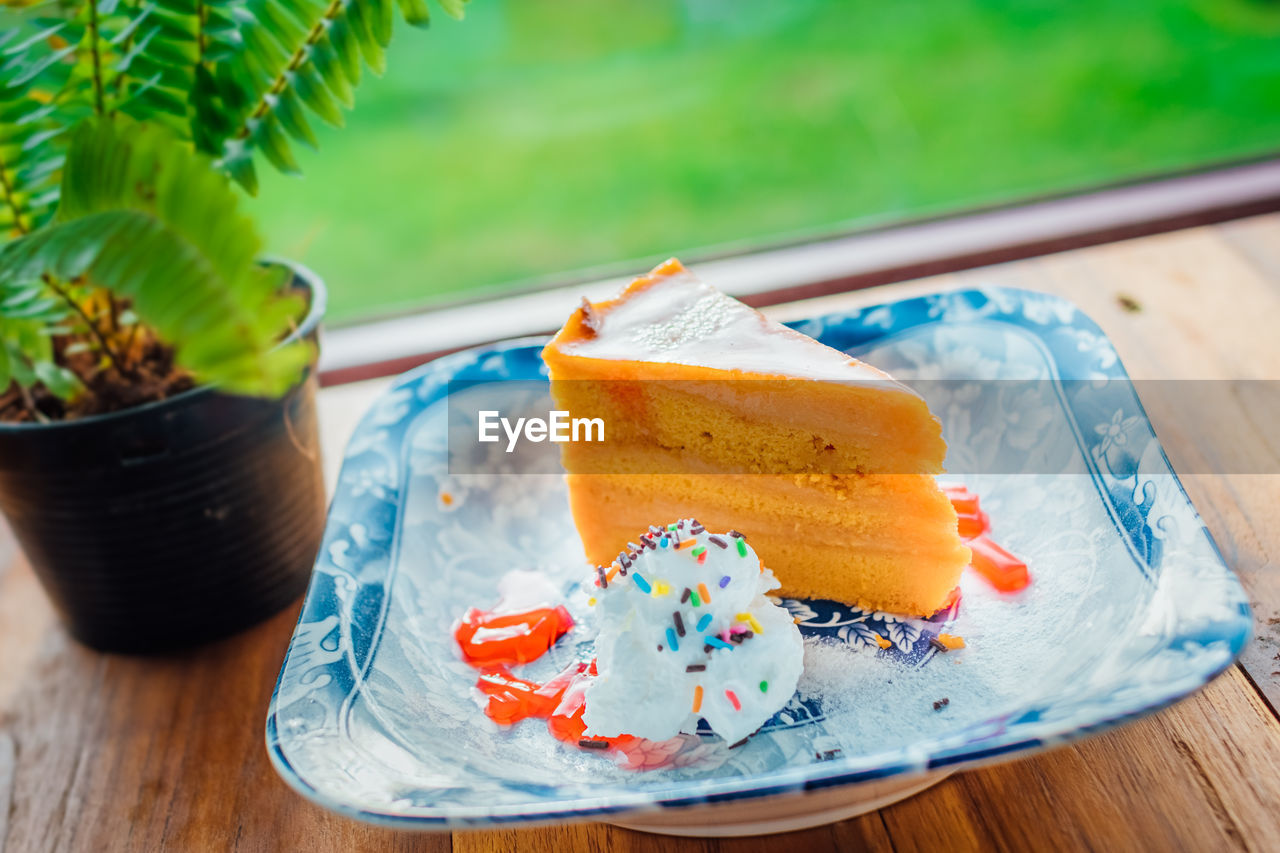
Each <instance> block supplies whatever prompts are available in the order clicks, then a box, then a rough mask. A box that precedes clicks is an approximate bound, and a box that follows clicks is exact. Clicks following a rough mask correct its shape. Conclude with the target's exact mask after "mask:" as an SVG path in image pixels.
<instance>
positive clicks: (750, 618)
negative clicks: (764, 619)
mask: <svg viewBox="0 0 1280 853" xmlns="http://www.w3.org/2000/svg"><path fill="white" fill-rule="evenodd" d="M734 618H735V619H737V620H738V621H739V622H746V623H747V624H748V625H750V626H751V630H752V631H755V632H756V633H757V634H763V633H764V629H763V628H761V627H760V623H759V622H758V621H756V617H755V616H754V615H752V614H751V613H739V614H738V615H737V616H735V617H734Z"/></svg>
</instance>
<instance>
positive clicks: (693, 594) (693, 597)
mask: <svg viewBox="0 0 1280 853" xmlns="http://www.w3.org/2000/svg"><path fill="white" fill-rule="evenodd" d="M689 599H690V600H691V601H692V602H693V606H694V607H701V606H702V599H701V598H699V597H698V594H697V593H696V592H690V593H689Z"/></svg>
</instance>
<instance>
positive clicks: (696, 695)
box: [693, 684, 702, 714]
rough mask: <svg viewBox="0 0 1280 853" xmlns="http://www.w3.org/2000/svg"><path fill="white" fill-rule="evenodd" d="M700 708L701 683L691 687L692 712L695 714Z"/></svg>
mask: <svg viewBox="0 0 1280 853" xmlns="http://www.w3.org/2000/svg"><path fill="white" fill-rule="evenodd" d="M701 710H702V685H701V684H699V685H698V686H696V687H694V688H693V713H695V714H696V713H698V712H699V711H701Z"/></svg>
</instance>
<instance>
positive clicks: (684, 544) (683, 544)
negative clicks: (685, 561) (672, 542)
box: [676, 539, 698, 551]
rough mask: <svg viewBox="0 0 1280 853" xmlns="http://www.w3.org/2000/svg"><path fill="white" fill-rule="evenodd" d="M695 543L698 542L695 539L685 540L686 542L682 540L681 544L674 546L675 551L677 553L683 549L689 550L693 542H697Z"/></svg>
mask: <svg viewBox="0 0 1280 853" xmlns="http://www.w3.org/2000/svg"><path fill="white" fill-rule="evenodd" d="M697 541H698V540H697V539H686V540H684V541H683V542H681V543H680V544H679V545H677V546H676V550H677V551H682V550H684V549H685V548H689V547H691V546H692V545H693V544H694V543H695V542H697Z"/></svg>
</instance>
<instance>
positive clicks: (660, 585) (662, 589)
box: [653, 581, 671, 598]
mask: <svg viewBox="0 0 1280 853" xmlns="http://www.w3.org/2000/svg"><path fill="white" fill-rule="evenodd" d="M669 592H671V585H670V584H668V583H667V582H666V581H654V583H653V596H654V598H658V597H660V596H663V595H666V594H667V593H669Z"/></svg>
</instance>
